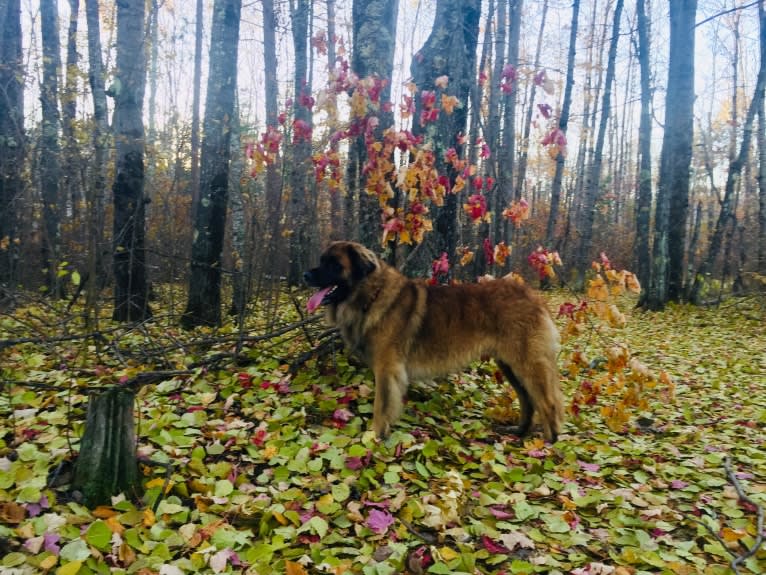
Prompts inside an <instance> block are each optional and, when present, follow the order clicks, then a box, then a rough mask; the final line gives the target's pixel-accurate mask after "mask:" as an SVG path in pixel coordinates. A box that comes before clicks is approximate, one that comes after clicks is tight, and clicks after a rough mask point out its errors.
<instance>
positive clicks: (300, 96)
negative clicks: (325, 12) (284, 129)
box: [287, 0, 313, 286]
mask: <svg viewBox="0 0 766 575" xmlns="http://www.w3.org/2000/svg"><path fill="white" fill-rule="evenodd" d="M310 11H311V5H310V2H309V1H308V0H290V14H291V15H292V32H293V52H294V53H295V70H294V75H293V126H292V127H293V144H292V153H293V157H292V164H291V166H290V205H289V211H288V214H289V225H290V266H289V269H288V271H287V283H288V284H289V285H291V286H294V285H299V284H301V283H302V282H303V272H304V271H306V270H307V269H308V263H309V262H308V250H307V244H308V241H309V237H310V236H309V233H308V229H307V228H308V225H309V217H308V204H307V188H308V187H309V183H308V182H309V179H308V175H309V169H310V165H311V134H312V129H311V126H312V117H311V108H312V106H313V100H312V98H311V85H310V84H309V63H308V28H309V13H310Z"/></svg>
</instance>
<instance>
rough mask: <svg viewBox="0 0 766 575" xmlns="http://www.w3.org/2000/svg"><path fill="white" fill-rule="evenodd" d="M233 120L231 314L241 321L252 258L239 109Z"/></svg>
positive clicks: (243, 315) (230, 181) (230, 177)
mask: <svg viewBox="0 0 766 575" xmlns="http://www.w3.org/2000/svg"><path fill="white" fill-rule="evenodd" d="M232 117H233V120H232V123H231V158H232V159H231V170H230V173H229V188H230V189H231V246H232V250H233V253H232V256H233V258H234V264H233V268H234V270H233V275H232V278H231V283H232V286H231V287H232V294H231V307H230V308H229V315H233V316H237V317H238V318H239V319H240V321H241V320H242V319H244V317H245V310H246V307H247V283H248V282H247V280H248V278H247V274H246V266H245V262H246V261H248V259H249V258H248V255H247V246H246V243H245V238H246V237H247V224H246V222H245V203H244V199H243V198H242V186H241V185H240V181H241V179H242V173H243V167H244V155H243V154H242V153H241V150H242V141H241V137H242V131H241V129H240V125H239V110H238V109H237V110H236V111H235V113H234V115H233V116H232Z"/></svg>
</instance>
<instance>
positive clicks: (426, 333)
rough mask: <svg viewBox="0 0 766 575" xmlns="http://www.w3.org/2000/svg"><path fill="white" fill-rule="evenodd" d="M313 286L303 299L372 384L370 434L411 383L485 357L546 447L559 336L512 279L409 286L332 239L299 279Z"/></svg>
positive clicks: (522, 428)
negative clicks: (322, 314)
mask: <svg viewBox="0 0 766 575" xmlns="http://www.w3.org/2000/svg"><path fill="white" fill-rule="evenodd" d="M304 280H305V282H306V284H308V285H309V286H310V287H313V288H318V289H319V291H317V292H316V293H314V295H312V296H311V297H310V299H309V301H308V304H307V308H308V310H309V311H310V312H314V311H315V310H316V309H317V308H319V307H320V306H325V308H326V318H327V320H328V322H329V323H330V324H331V325H334V326H336V327H337V328H338V329H339V330H340V333H341V336H342V338H343V341H344V343H345V345H346V347H347V348H348V350H349V351H350V352H352V353H354V354H356V355H358V356H359V357H360V358H361V359H362V360H363V361H364V362H365V363H367V365H368V366H369V367H370V368H371V369H372V371H373V373H374V376H375V399H374V405H373V420H372V426H373V430H374V431H375V433H376V434H377V436H378V437H381V438H383V437H386V436H387V435H388V434H389V432H390V430H391V426H392V425H393V424H394V422H395V421H396V420H397V419H398V418H399V416H400V415H401V412H402V404H403V399H404V397H405V394H406V391H407V386H408V384H409V381H410V380H411V379H425V378H432V377H437V376H441V375H446V374H448V373H450V372H454V371H459V370H461V369H463V368H465V367H466V366H467V365H468V364H469V363H470V362H471V361H474V360H477V359H480V358H481V357H484V356H491V357H493V358H495V361H496V362H497V365H498V367H499V368H500V370H501V371H502V373H503V374H504V375H505V377H506V378H507V379H508V381H509V382H510V384H511V385H512V386H513V389H514V390H515V391H516V394H517V395H518V398H519V403H520V411H521V415H520V420H519V422H518V426H515V427H512V428H510V429H509V432H510V433H513V434H515V435H518V436H524V435H526V434H527V433H528V432H529V430H530V427H531V425H532V416H533V414H534V413H535V412H537V414H538V419H539V421H540V423H541V424H542V428H543V434H544V436H545V438H546V439H547V440H548V441H550V442H555V441H556V439H557V437H558V434H559V433H560V432H561V427H562V424H563V421H564V399H563V394H562V391H561V387H560V384H559V371H558V367H557V363H556V357H557V354H558V351H559V333H558V330H557V329H556V325H555V324H554V322H553V319H552V317H551V314H550V311H549V310H548V308H547V306H546V303H545V301H544V300H543V299H542V297H540V296H539V295H538V294H536V293H535V292H534V291H533V290H532V289H530V288H529V287H527V286H525V285H523V284H521V283H519V282H517V281H516V280H514V279H510V278H508V279H500V280H495V281H486V282H482V283H472V284H457V285H450V286H442V285H429V284H428V283H427V282H426V281H424V280H413V279H409V278H407V277H406V276H404V275H403V274H401V273H400V272H399V271H398V270H396V269H395V268H393V267H391V266H390V265H388V264H387V263H385V262H384V261H382V260H381V259H379V258H378V257H377V256H376V255H375V254H374V253H373V252H372V251H371V250H369V249H367V248H366V247H364V246H362V245H361V244H358V243H354V242H349V241H336V242H333V243H331V244H330V245H329V247H327V249H326V250H325V251H324V252H323V253H322V255H321V257H320V260H319V265H318V266H317V267H315V268H313V269H311V270H309V271H307V272H306V273H305V274H304Z"/></svg>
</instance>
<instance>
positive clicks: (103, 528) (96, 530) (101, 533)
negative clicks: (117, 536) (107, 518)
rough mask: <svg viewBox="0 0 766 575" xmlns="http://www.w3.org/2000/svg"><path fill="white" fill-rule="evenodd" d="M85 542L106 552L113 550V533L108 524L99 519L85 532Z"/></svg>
mask: <svg viewBox="0 0 766 575" xmlns="http://www.w3.org/2000/svg"><path fill="white" fill-rule="evenodd" d="M85 540H86V541H87V542H88V544H89V545H93V547H95V548H96V549H98V550H100V551H106V550H107V549H110V548H111V541H112V531H111V529H109V526H108V525H107V524H106V523H104V522H103V521H101V520H100V519H99V520H97V521H94V522H93V523H91V524H90V527H88V530H87V531H86V532H85Z"/></svg>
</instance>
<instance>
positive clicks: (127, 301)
mask: <svg viewBox="0 0 766 575" xmlns="http://www.w3.org/2000/svg"><path fill="white" fill-rule="evenodd" d="M145 84H146V57H145V54H144V4H143V3H142V2H131V1H130V0H118V1H117V70H116V72H115V79H114V84H113V86H112V87H111V88H110V90H109V95H111V96H112V97H113V98H114V119H113V123H114V136H115V149H116V154H117V173H116V175H115V180H114V186H113V188H112V192H113V194H114V231H113V232H112V233H113V237H112V244H113V252H112V262H113V267H114V279H115V286H114V311H113V313H112V319H114V320H115V321H142V320H144V319H146V318H147V317H149V316H150V315H151V311H150V309H149V290H148V286H147V279H146V253H145V251H146V250H145V246H144V235H145V230H144V219H145V216H144V214H145V206H146V198H145V196H144V123H143V105H144V86H145Z"/></svg>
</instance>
